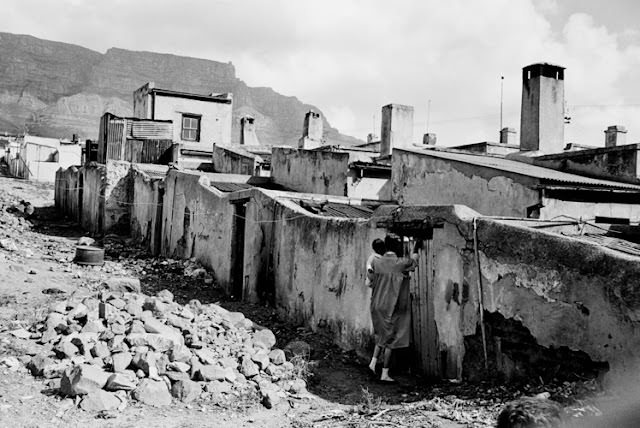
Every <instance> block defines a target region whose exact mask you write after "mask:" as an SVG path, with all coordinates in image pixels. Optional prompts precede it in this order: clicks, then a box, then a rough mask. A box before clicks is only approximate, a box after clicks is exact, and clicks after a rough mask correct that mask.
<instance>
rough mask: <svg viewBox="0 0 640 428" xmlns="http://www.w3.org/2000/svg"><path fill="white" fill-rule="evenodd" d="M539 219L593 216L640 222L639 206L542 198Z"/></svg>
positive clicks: (585, 217) (586, 217)
mask: <svg viewBox="0 0 640 428" xmlns="http://www.w3.org/2000/svg"><path fill="white" fill-rule="evenodd" d="M542 204H543V205H544V206H543V207H542V208H540V219H542V220H547V219H557V218H559V217H562V216H564V217H565V218H566V217H572V218H575V219H579V218H583V219H592V218H594V217H595V216H602V217H615V218H624V219H629V220H630V221H631V222H632V223H633V222H638V221H640V205H639V204H632V203H631V204H622V203H613V202H598V203H595V202H582V201H580V202H575V201H563V200H559V199H551V198H543V199H542Z"/></svg>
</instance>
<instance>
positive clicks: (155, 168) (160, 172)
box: [136, 163, 169, 178]
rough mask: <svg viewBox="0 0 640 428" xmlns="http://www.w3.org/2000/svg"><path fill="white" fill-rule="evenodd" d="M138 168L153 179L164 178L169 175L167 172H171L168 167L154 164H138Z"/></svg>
mask: <svg viewBox="0 0 640 428" xmlns="http://www.w3.org/2000/svg"><path fill="white" fill-rule="evenodd" d="M136 167H137V168H138V170H139V171H140V172H143V173H145V174H146V175H148V176H149V177H151V178H164V177H166V175H167V171H169V167H168V166H166V165H157V164H153V163H137V164H136Z"/></svg>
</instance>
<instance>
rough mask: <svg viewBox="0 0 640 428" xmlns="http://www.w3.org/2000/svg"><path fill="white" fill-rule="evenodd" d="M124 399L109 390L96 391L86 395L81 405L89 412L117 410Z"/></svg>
mask: <svg viewBox="0 0 640 428" xmlns="http://www.w3.org/2000/svg"><path fill="white" fill-rule="evenodd" d="M121 404H122V400H121V399H120V397H118V396H117V395H116V394H114V393H112V392H107V391H102V390H98V391H94V392H91V393H89V394H87V395H85V396H84V398H83V399H82V402H81V403H80V407H81V408H82V409H83V410H86V411H88V412H102V411H107V410H116V409H117V408H118V407H120V405H121Z"/></svg>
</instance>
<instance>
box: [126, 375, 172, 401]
mask: <svg viewBox="0 0 640 428" xmlns="http://www.w3.org/2000/svg"><path fill="white" fill-rule="evenodd" d="M132 395H133V398H135V399H136V400H138V401H140V402H141V403H144V404H147V405H150V406H154V407H160V406H167V405H169V404H171V393H169V388H167V384H166V383H164V382H163V381H161V380H152V379H143V380H142V381H141V382H140V385H138V387H137V388H136V389H135V390H134V391H133V394H132Z"/></svg>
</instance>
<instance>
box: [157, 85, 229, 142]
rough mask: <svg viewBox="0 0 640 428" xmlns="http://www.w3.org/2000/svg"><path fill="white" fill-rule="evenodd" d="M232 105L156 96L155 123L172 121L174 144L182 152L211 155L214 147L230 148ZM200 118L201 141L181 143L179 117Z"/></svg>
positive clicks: (180, 121)
mask: <svg viewBox="0 0 640 428" xmlns="http://www.w3.org/2000/svg"><path fill="white" fill-rule="evenodd" d="M231 110H232V105H231V103H218V102H208V101H199V100H192V99H187V98H177V97H166V96H162V95H156V100H155V119H160V120H162V119H167V120H172V121H173V124H174V126H173V141H176V142H180V143H181V144H183V147H184V148H185V149H193V150H204V151H208V152H210V151H211V150H212V146H213V144H214V143H215V144H231ZM183 113H189V114H196V115H202V119H201V121H200V141H183V140H182V135H181V134H182V114H183Z"/></svg>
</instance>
